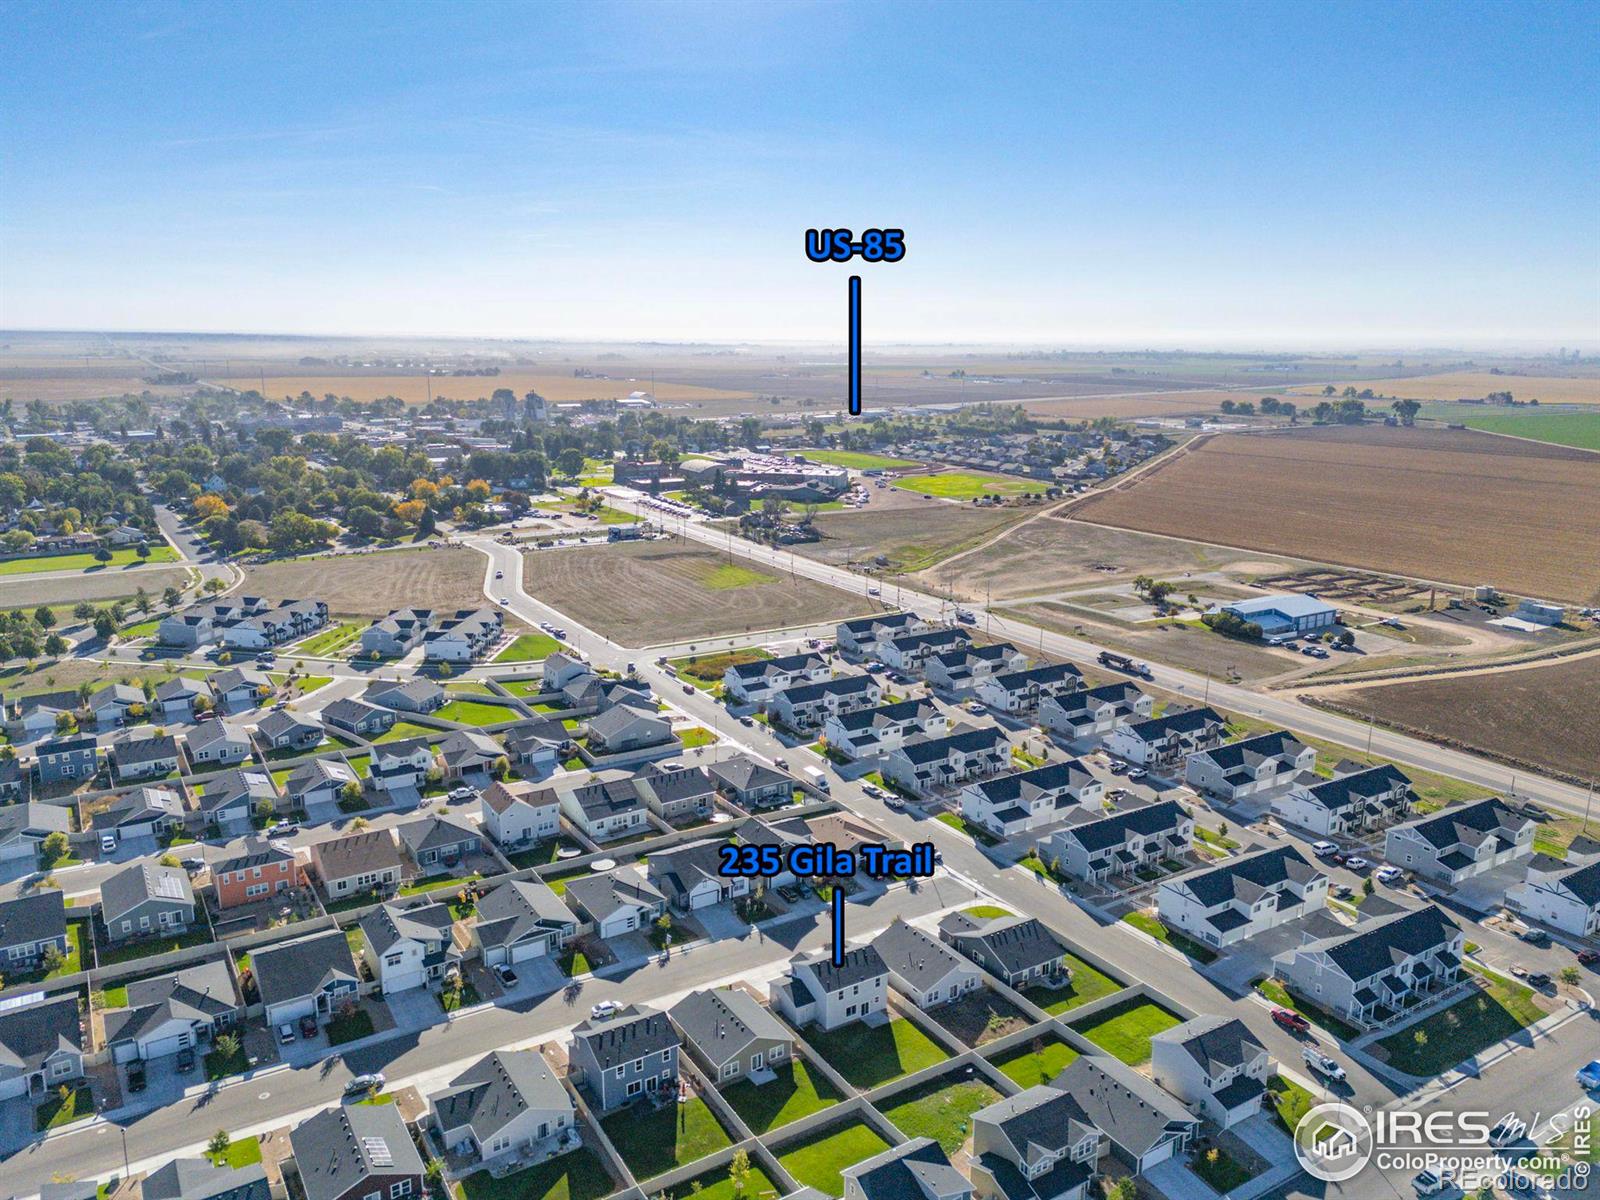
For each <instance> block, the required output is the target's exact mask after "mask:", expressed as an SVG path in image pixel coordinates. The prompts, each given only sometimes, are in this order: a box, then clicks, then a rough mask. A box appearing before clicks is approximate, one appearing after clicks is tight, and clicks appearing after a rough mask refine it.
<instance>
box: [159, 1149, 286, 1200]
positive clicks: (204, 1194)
mask: <svg viewBox="0 0 1600 1200" xmlns="http://www.w3.org/2000/svg"><path fill="white" fill-rule="evenodd" d="M139 1187H140V1192H139V1194H140V1197H141V1200H268V1198H269V1197H270V1196H271V1194H272V1193H271V1188H270V1187H269V1185H268V1183H267V1169H266V1168H265V1167H263V1166H262V1165H261V1164H260V1163H258V1162H256V1163H251V1164H249V1165H248V1166H244V1167H230V1166H226V1165H224V1166H220V1167H218V1166H213V1165H212V1163H211V1160H210V1159H208V1158H174V1159H172V1160H171V1161H170V1162H167V1163H164V1164H162V1165H161V1166H159V1167H157V1168H156V1169H155V1170H154V1171H152V1172H150V1174H148V1175H146V1176H145V1177H144V1182H143V1183H141V1184H140V1185H139Z"/></svg>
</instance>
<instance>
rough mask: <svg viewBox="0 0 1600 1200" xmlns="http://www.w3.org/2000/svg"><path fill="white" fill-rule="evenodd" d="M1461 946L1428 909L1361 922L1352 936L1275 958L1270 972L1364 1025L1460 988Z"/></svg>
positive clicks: (1457, 929) (1457, 931) (1452, 927)
mask: <svg viewBox="0 0 1600 1200" xmlns="http://www.w3.org/2000/svg"><path fill="white" fill-rule="evenodd" d="M1464 942H1465V937H1464V935H1463V934H1462V932H1461V926H1459V925H1457V924H1456V923H1455V922H1454V921H1453V920H1451V919H1450V918H1449V917H1448V916H1447V915H1445V912H1444V910H1443V909H1441V908H1439V907H1437V906H1436V905H1433V904H1429V905H1427V906H1425V907H1423V908H1418V909H1414V910H1412V911H1410V912H1401V913H1395V914H1394V915H1393V916H1389V917H1383V918H1380V919H1378V920H1376V921H1367V922H1364V923H1363V924H1362V925H1361V926H1360V927H1359V928H1358V929H1357V930H1356V931H1355V932H1352V933H1347V934H1340V935H1338V936H1335V937H1328V938H1321V939H1319V940H1317V941H1314V942H1307V943H1306V944H1305V945H1302V946H1298V947H1296V948H1295V949H1293V950H1287V951H1285V952H1283V953H1282V954H1278V955H1275V956H1274V957H1273V960H1272V966H1273V971H1274V973H1275V974H1276V975H1277V977H1278V978H1279V979H1281V980H1283V982H1284V983H1285V984H1287V985H1288V986H1289V987H1290V988H1292V989H1294V991H1296V992H1298V993H1299V994H1300V995H1302V996H1304V997H1306V998H1307V999H1308V1000H1310V1001H1311V1002H1312V1003H1314V1004H1316V1005H1318V1006H1319V1007H1321V1008H1325V1009H1327V1010H1328V1011H1329V1012H1332V1013H1334V1014H1336V1015H1338V1016H1341V1017H1345V1018H1348V1019H1349V1020H1351V1021H1355V1022H1358V1023H1367V1022H1370V1021H1374V1020H1382V1019H1385V1018H1387V1017H1388V1016H1391V1015H1393V1014H1395V1013H1397V1012H1399V1011H1400V1010H1401V1009H1402V1008H1403V1007H1404V1006H1405V1004H1406V1003H1407V1002H1408V1001H1410V1000H1411V999H1413V998H1414V997H1420V996H1426V995H1429V994H1431V993H1434V992H1438V991H1440V990H1441V989H1443V988H1446V987H1449V986H1450V985H1451V984H1453V983H1455V982H1456V980H1457V979H1458V978H1459V977H1460V974H1461V955H1462V952H1463V951H1462V946H1463V944H1464Z"/></svg>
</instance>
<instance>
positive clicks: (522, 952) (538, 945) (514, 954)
mask: <svg viewBox="0 0 1600 1200" xmlns="http://www.w3.org/2000/svg"><path fill="white" fill-rule="evenodd" d="M548 941H549V939H548V938H534V939H533V940H532V941H528V942H523V943H521V944H520V945H517V946H513V947H511V961H512V962H514V963H520V962H527V961H528V960H529V959H530V958H543V957H544V956H545V955H546V954H548V953H549V952H550V947H549V946H548V944H547V943H548Z"/></svg>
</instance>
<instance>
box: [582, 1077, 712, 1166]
mask: <svg viewBox="0 0 1600 1200" xmlns="http://www.w3.org/2000/svg"><path fill="white" fill-rule="evenodd" d="M600 1124H601V1126H602V1127H603V1128H604V1129H605V1131H606V1134H607V1135H608V1136H609V1137H610V1138H611V1140H612V1142H613V1143H614V1144H615V1145H616V1147H617V1150H618V1152H619V1153H621V1155H622V1157H623V1161H625V1162H626V1163H627V1164H628V1169H629V1170H630V1171H632V1172H633V1174H634V1177H635V1178H636V1179H651V1178H653V1177H655V1176H657V1175H660V1174H661V1173H662V1172H663V1171H670V1170H672V1169H673V1168H674V1167H681V1166H683V1165H684V1164H685V1163H691V1162H694V1161H695V1160H696V1159H697V1158H704V1157H705V1156H706V1155H708V1154H710V1153H712V1152H713V1151H715V1150H720V1149H722V1148H723V1147H724V1146H726V1145H729V1144H730V1139H729V1137H728V1134H727V1131H726V1130H724V1129H723V1128H722V1126H721V1125H720V1124H718V1122H717V1118H716V1117H715V1116H714V1115H713V1114H712V1112H711V1109H710V1108H708V1107H707V1106H706V1102H705V1101H704V1100H702V1099H700V1098H699V1097H698V1096H696V1097H695V1098H694V1099H692V1100H690V1101H689V1102H688V1103H687V1104H664V1105H662V1106H661V1107H659V1108H648V1107H645V1108H641V1107H639V1106H635V1107H633V1108H629V1109H624V1110H623V1111H622V1112H616V1113H612V1114H611V1115H610V1116H609V1117H607V1118H606V1119H605V1120H603V1121H602V1122H601V1123H600Z"/></svg>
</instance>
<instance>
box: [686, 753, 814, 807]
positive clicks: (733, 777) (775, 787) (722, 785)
mask: <svg viewBox="0 0 1600 1200" xmlns="http://www.w3.org/2000/svg"><path fill="white" fill-rule="evenodd" d="M706 771H707V772H708V773H709V774H710V776H711V779H712V782H713V783H714V785H715V786H716V788H717V790H718V791H720V792H722V793H723V794H724V795H725V796H727V797H728V798H729V799H730V800H732V801H733V802H734V803H736V804H739V805H741V806H743V807H746V808H766V807H770V806H775V805H779V804H788V803H789V802H790V801H791V800H793V799H794V787H795V783H794V779H793V777H792V776H790V775H789V773H788V772H787V771H780V770H778V768H777V767H773V766H768V765H767V764H766V763H764V762H762V761H761V760H760V759H758V758H753V757H751V756H750V755H748V754H738V755H735V756H734V757H732V758H725V759H722V760H720V761H718V762H714V763H711V764H710V765H709V766H707V767H706Z"/></svg>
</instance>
